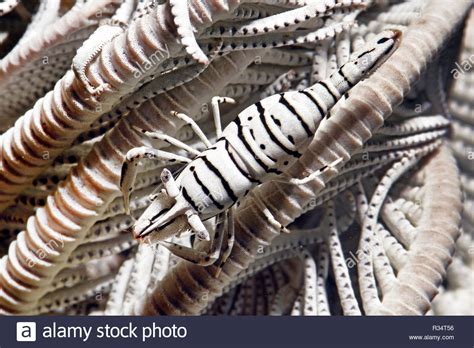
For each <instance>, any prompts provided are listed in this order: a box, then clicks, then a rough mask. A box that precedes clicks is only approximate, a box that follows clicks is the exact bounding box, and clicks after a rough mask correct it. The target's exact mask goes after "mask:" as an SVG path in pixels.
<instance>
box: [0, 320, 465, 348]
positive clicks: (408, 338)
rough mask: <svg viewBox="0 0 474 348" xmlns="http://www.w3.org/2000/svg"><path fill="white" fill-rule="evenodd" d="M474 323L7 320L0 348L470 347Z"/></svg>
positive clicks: (4, 322) (1, 321) (3, 327)
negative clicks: (85, 347) (140, 347)
mask: <svg viewBox="0 0 474 348" xmlns="http://www.w3.org/2000/svg"><path fill="white" fill-rule="evenodd" d="M473 323H474V322H473V317H98V316H97V317H94V316H92V317H59V316H57V317H56V316H50V317H1V318H0V325H1V326H0V327H1V333H0V348H10V347H35V348H36V347H47V348H54V347H61V348H64V347H67V348H73V347H79V346H84V345H87V346H88V347H114V348H119V347H127V348H130V347H135V346H154V347H157V346H160V347H206V348H209V347H259V348H262V347H272V348H278V347H285V348H286V347H291V348H293V347H308V348H309V347H312V348H314V347H323V348H336V347H337V348H342V347H351V348H354V347H364V348H367V347H384V348H391V347H393V348H405V347H406V348H410V347H414V348H415V347H427V348H436V347H440V348H441V347H446V348H457V347H459V348H466V347H469V348H470V347H473V346H474V330H473V329H474V325H473Z"/></svg>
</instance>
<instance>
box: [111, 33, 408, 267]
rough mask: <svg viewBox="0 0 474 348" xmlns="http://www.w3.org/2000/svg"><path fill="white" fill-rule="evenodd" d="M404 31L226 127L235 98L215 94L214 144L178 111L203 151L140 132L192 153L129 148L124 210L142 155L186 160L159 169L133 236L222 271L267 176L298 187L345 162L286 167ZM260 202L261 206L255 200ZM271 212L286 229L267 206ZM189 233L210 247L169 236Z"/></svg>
mask: <svg viewBox="0 0 474 348" xmlns="http://www.w3.org/2000/svg"><path fill="white" fill-rule="evenodd" d="M400 36H401V33H400V32H399V31H397V30H387V31H384V32H382V33H380V34H379V35H377V36H376V37H375V38H374V39H373V40H372V41H370V42H369V43H367V44H366V45H365V46H364V47H363V48H362V49H361V50H360V51H358V52H355V53H354V54H353V55H352V56H351V57H350V59H349V61H348V62H347V63H346V64H344V65H343V66H341V68H340V69H339V70H338V71H336V72H335V73H334V74H332V75H331V76H330V77H329V78H327V79H325V80H323V81H320V82H318V83H315V84H314V85H312V86H310V87H308V88H306V89H304V90H300V91H290V92H286V93H280V94H276V95H272V96H270V97H267V98H265V99H263V100H261V101H259V102H257V103H255V104H253V105H251V106H249V107H247V108H246V109H245V110H243V111H242V112H241V113H240V114H239V115H238V116H237V118H236V120H235V121H233V122H231V123H230V124H229V125H228V126H227V127H226V128H225V129H224V130H222V129H221V122H220V112H219V103H233V100H232V99H230V98H225V97H224V98H222V97H214V98H213V99H212V110H213V116H214V123H215V127H216V135H217V141H216V142H215V144H214V145H212V144H211V143H210V141H209V140H208V139H207V138H206V136H205V135H204V133H203V132H202V130H201V129H200V128H199V127H198V126H197V124H196V123H195V122H194V121H193V120H192V119H191V118H190V117H188V116H186V115H184V114H180V113H176V112H175V113H174V115H175V116H176V117H178V118H180V119H181V120H182V121H184V122H186V123H188V124H189V125H190V126H191V127H192V129H193V130H194V131H195V132H196V134H197V136H198V137H199V138H200V139H201V140H202V142H203V143H204V144H205V145H206V149H205V150H204V151H202V152H200V151H198V150H196V149H194V148H191V147H190V146H188V145H186V144H184V143H182V142H180V141H178V140H177V139H174V138H171V137H169V136H167V135H165V134H163V133H160V132H150V131H146V130H140V131H142V132H143V133H145V134H146V135H148V136H149V137H150V138H153V139H159V140H162V141H165V142H168V143H169V144H171V145H174V146H176V147H178V148H180V149H182V150H185V151H187V152H189V153H190V154H191V155H193V156H194V158H193V159H190V158H187V157H184V156H180V155H177V154H173V153H169V152H166V151H161V150H156V149H153V148H151V147H139V148H135V149H132V150H130V151H129V152H128V153H127V156H126V159H125V161H124V163H123V166H122V176H121V180H120V188H121V191H122V193H123V195H124V201H125V207H126V209H128V205H129V199H130V198H129V196H130V191H131V190H132V187H133V181H134V178H135V175H136V172H137V164H138V161H139V160H140V159H142V158H149V159H154V160H159V161H172V162H177V163H185V166H184V167H183V168H182V170H181V171H180V172H179V173H178V174H177V175H176V178H174V176H173V174H172V173H171V172H170V171H169V170H167V169H164V170H163V171H162V174H161V181H162V184H163V186H162V188H161V191H160V192H159V193H157V194H155V195H153V197H152V198H151V204H150V205H149V207H148V208H147V209H146V210H145V211H144V213H143V214H142V215H141V216H140V218H139V219H138V220H137V221H135V223H134V225H133V226H132V229H131V230H132V232H133V234H134V236H135V237H136V238H138V239H141V240H153V241H159V242H160V243H163V244H164V245H165V246H166V247H167V248H168V249H170V251H171V252H172V253H174V254H175V255H177V256H179V257H181V258H184V259H186V260H188V261H190V262H193V263H197V264H200V265H203V266H205V265H210V264H214V263H216V261H217V265H218V269H220V268H221V267H222V265H223V263H224V262H225V260H226V258H227V257H228V256H229V254H230V250H231V248H232V245H233V240H234V238H233V210H234V209H235V208H234V207H235V205H234V204H235V203H236V202H237V201H239V199H241V198H243V197H244V196H246V195H247V194H248V193H249V192H250V193H251V192H252V189H253V188H255V187H256V186H258V185H259V184H261V183H263V182H266V181H269V180H277V181H281V182H285V183H288V184H294V185H299V184H304V183H307V182H309V181H310V180H312V179H314V178H315V177H316V176H318V175H320V174H321V172H323V171H325V170H327V169H328V168H331V167H334V166H336V165H337V164H338V163H339V162H340V161H341V160H342V159H340V160H338V161H336V162H334V163H331V164H328V165H327V166H324V167H323V168H321V169H320V170H319V171H317V172H314V173H311V174H310V175H309V176H307V177H304V178H291V177H288V176H287V175H285V173H284V172H285V170H286V169H287V168H288V167H290V166H291V165H292V164H293V163H294V162H295V161H296V160H297V159H298V158H299V157H300V156H301V153H300V152H299V151H301V150H302V149H304V148H305V145H307V144H308V143H309V142H310V141H311V139H312V138H313V136H314V134H315V131H316V129H317V127H318V125H319V123H320V122H321V120H322V119H323V117H325V115H326V114H327V113H328V111H329V110H330V109H331V107H333V106H334V104H335V103H336V102H337V101H338V100H339V99H340V98H341V97H342V96H343V95H344V94H345V93H346V92H347V91H348V90H349V89H350V88H351V87H352V86H354V85H355V84H356V83H358V82H359V81H360V80H361V79H363V78H365V77H366V76H368V75H369V74H370V73H372V72H373V71H374V70H375V69H376V68H377V67H378V66H379V65H380V64H382V63H383V62H384V61H385V60H386V59H387V58H388V57H389V56H390V54H391V53H392V52H393V51H394V50H395V49H396V47H397V46H398V43H399V39H400ZM328 117H329V116H328ZM251 194H252V193H251ZM256 202H257V204H258V200H257V201H256ZM229 208H230V209H229ZM267 212H268V211H267ZM213 217H217V219H216V221H217V223H216V228H215V232H214V235H213V237H212V238H211V236H210V233H209V232H208V230H207V228H206V227H205V226H204V224H203V221H205V220H208V219H210V218H213ZM266 218H268V220H269V223H271V224H277V227H279V228H280V229H281V230H282V231H284V228H283V227H282V226H281V225H280V224H279V223H278V222H277V221H276V220H275V219H274V218H273V217H272V216H271V214H270V213H269V212H268V214H266ZM185 231H191V232H193V233H195V235H196V236H197V237H198V239H199V240H206V241H208V243H207V248H202V247H198V248H190V247H185V246H182V245H179V244H176V243H169V242H167V241H165V240H166V239H168V238H169V237H171V236H173V235H179V234H181V233H182V232H185ZM225 231H226V232H225ZM205 249H207V250H205Z"/></svg>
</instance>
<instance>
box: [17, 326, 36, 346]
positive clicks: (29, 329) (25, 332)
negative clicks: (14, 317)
mask: <svg viewBox="0 0 474 348" xmlns="http://www.w3.org/2000/svg"><path fill="white" fill-rule="evenodd" d="M16 340H17V342H36V323H34V322H18V323H16Z"/></svg>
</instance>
